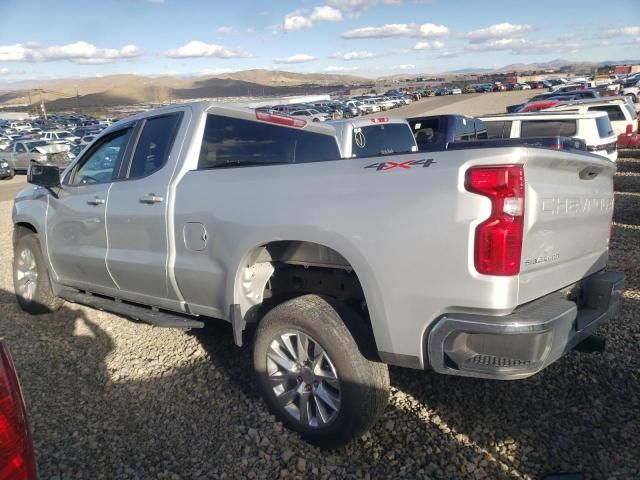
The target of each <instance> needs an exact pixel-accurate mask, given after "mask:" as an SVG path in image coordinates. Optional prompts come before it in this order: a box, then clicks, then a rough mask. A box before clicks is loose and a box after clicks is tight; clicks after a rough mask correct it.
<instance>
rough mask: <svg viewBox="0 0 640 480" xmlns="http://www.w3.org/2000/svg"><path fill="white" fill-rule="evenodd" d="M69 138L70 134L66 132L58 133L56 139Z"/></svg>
mask: <svg viewBox="0 0 640 480" xmlns="http://www.w3.org/2000/svg"><path fill="white" fill-rule="evenodd" d="M70 136H71V134H70V133H67V132H60V133H58V138H68V137H70Z"/></svg>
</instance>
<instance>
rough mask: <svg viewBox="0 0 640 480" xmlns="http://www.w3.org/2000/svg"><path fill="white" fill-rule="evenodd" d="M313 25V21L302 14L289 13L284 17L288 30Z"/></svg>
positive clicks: (285, 27)
mask: <svg viewBox="0 0 640 480" xmlns="http://www.w3.org/2000/svg"><path fill="white" fill-rule="evenodd" d="M312 26H313V22H312V21H311V20H310V19H309V18H307V17H303V16H302V15H291V14H289V15H287V16H286V17H284V29H285V31H287V32H290V31H293V30H300V29H302V28H311V27H312Z"/></svg>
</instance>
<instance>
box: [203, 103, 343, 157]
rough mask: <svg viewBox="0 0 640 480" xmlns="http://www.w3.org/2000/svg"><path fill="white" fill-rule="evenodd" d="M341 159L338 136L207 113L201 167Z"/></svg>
mask: <svg viewBox="0 0 640 480" xmlns="http://www.w3.org/2000/svg"><path fill="white" fill-rule="evenodd" d="M338 159H340V151H339V149H338V143H337V141H336V138H335V137H334V136H332V135H324V134H321V133H315V132H309V131H305V130H300V129H296V128H290V127H284V126H279V125H273V124H269V123H263V122H259V121H251V120H244V119H240V118H233V117H227V116H221V115H215V114H209V115H207V122H206V125H205V130H204V137H203V139H202V147H201V148H200V158H199V160H198V168H199V169H210V168H233V167H249V166H261V165H278V164H291V163H311V162H322V161H328V160H338Z"/></svg>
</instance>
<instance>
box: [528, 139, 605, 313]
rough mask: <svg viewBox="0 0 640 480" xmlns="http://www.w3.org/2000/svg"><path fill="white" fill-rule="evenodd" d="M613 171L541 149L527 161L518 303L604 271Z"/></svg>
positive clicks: (588, 159)
mask: <svg viewBox="0 0 640 480" xmlns="http://www.w3.org/2000/svg"><path fill="white" fill-rule="evenodd" d="M615 170H616V167H615V164H614V163H613V162H611V161H609V160H607V159H600V158H599V157H597V156H595V155H580V154H568V153H558V152H555V153H554V152H552V151H548V152H545V151H542V150H540V151H539V152H535V153H532V154H531V156H530V157H529V158H528V160H527V162H526V165H525V182H526V193H525V227H524V228H525V230H524V240H523V245H522V264H521V269H520V276H519V291H518V303H519V304H522V303H526V302H529V301H531V300H534V299H536V298H539V297H541V296H542V295H545V294H547V293H549V292H553V291H555V290H558V289H561V288H563V287H566V286H568V285H571V284H572V283H575V282H576V281H578V280H580V279H581V278H583V277H585V276H587V275H590V274H591V273H594V272H596V271H598V270H601V269H603V268H604V267H605V266H606V263H607V257H608V248H609V230H610V224H611V223H610V222H611V217H612V215H613V175H614V174H615Z"/></svg>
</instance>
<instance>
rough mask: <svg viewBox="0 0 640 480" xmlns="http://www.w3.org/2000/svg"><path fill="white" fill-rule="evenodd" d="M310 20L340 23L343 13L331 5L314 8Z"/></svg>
mask: <svg viewBox="0 0 640 480" xmlns="http://www.w3.org/2000/svg"><path fill="white" fill-rule="evenodd" d="M310 18H311V20H312V21H314V22H340V21H342V12H341V11H340V10H338V9H335V8H333V7H331V6H329V5H323V6H321V7H316V8H314V9H313V12H311V17H310Z"/></svg>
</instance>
